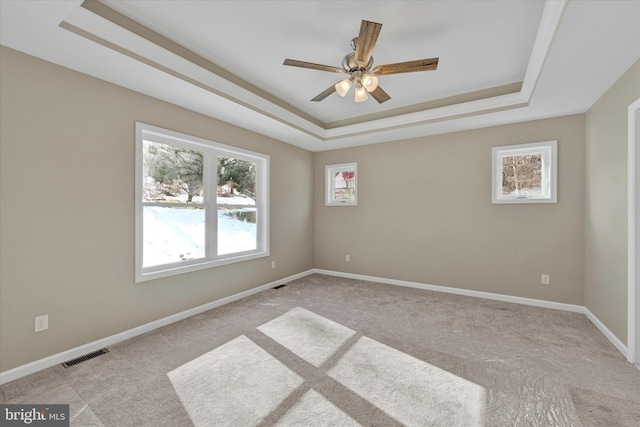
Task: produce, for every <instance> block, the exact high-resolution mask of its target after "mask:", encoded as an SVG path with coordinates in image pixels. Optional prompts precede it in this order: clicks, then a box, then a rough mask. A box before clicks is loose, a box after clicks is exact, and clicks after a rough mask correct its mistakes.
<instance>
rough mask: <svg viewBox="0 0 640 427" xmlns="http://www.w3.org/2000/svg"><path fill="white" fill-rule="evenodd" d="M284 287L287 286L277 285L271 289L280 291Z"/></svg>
mask: <svg viewBox="0 0 640 427" xmlns="http://www.w3.org/2000/svg"><path fill="white" fill-rule="evenodd" d="M285 286H287V285H278V286H275V287H274V288H273V289H280V288H284V287H285Z"/></svg>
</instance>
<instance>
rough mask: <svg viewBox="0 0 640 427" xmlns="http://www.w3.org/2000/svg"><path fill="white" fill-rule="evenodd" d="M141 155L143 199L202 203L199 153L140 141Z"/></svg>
mask: <svg viewBox="0 0 640 427" xmlns="http://www.w3.org/2000/svg"><path fill="white" fill-rule="evenodd" d="M143 156H144V169H143V177H144V181H143V196H142V200H143V201H145V202H180V203H202V185H203V184H202V166H203V155H202V153H201V152H199V151H195V150H187V149H184V148H179V147H172V146H170V145H166V144H160V143H157V142H151V141H144V146H143Z"/></svg>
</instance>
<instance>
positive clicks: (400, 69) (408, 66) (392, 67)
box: [372, 58, 440, 76]
mask: <svg viewBox="0 0 640 427" xmlns="http://www.w3.org/2000/svg"><path fill="white" fill-rule="evenodd" d="M439 59H440V58H429V59H418V60H416V61H407V62H398V63H396V64H386V65H378V66H377V67H374V68H373V71H372V73H373V74H375V75H378V76H382V75H387V74H400V73H413V72H416V71H431V70H436V69H437V68H438V60H439Z"/></svg>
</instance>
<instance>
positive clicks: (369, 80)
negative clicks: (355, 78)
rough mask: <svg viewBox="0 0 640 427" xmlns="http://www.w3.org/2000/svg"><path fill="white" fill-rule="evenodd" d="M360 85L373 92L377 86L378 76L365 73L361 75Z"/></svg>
mask: <svg viewBox="0 0 640 427" xmlns="http://www.w3.org/2000/svg"><path fill="white" fill-rule="evenodd" d="M361 81H362V86H364V88H365V89H366V90H367V92H373V91H374V90H376V88H377V87H378V78H377V77H376V76H373V75H371V74H367V75H365V76H364V77H362V80H361Z"/></svg>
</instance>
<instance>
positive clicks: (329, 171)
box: [324, 162, 358, 206]
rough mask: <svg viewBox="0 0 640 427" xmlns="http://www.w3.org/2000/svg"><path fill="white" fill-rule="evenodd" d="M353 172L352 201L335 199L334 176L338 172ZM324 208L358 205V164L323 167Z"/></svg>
mask: <svg viewBox="0 0 640 427" xmlns="http://www.w3.org/2000/svg"><path fill="white" fill-rule="evenodd" d="M351 171H353V173H354V177H353V185H354V188H353V195H354V196H353V200H344V199H336V194H335V191H334V190H335V175H336V173H338V172H351ZM324 174H325V183H326V184H325V203H324V204H325V206H356V205H357V204H358V163H357V162H352V163H340V164H338V165H325V167H324Z"/></svg>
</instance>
